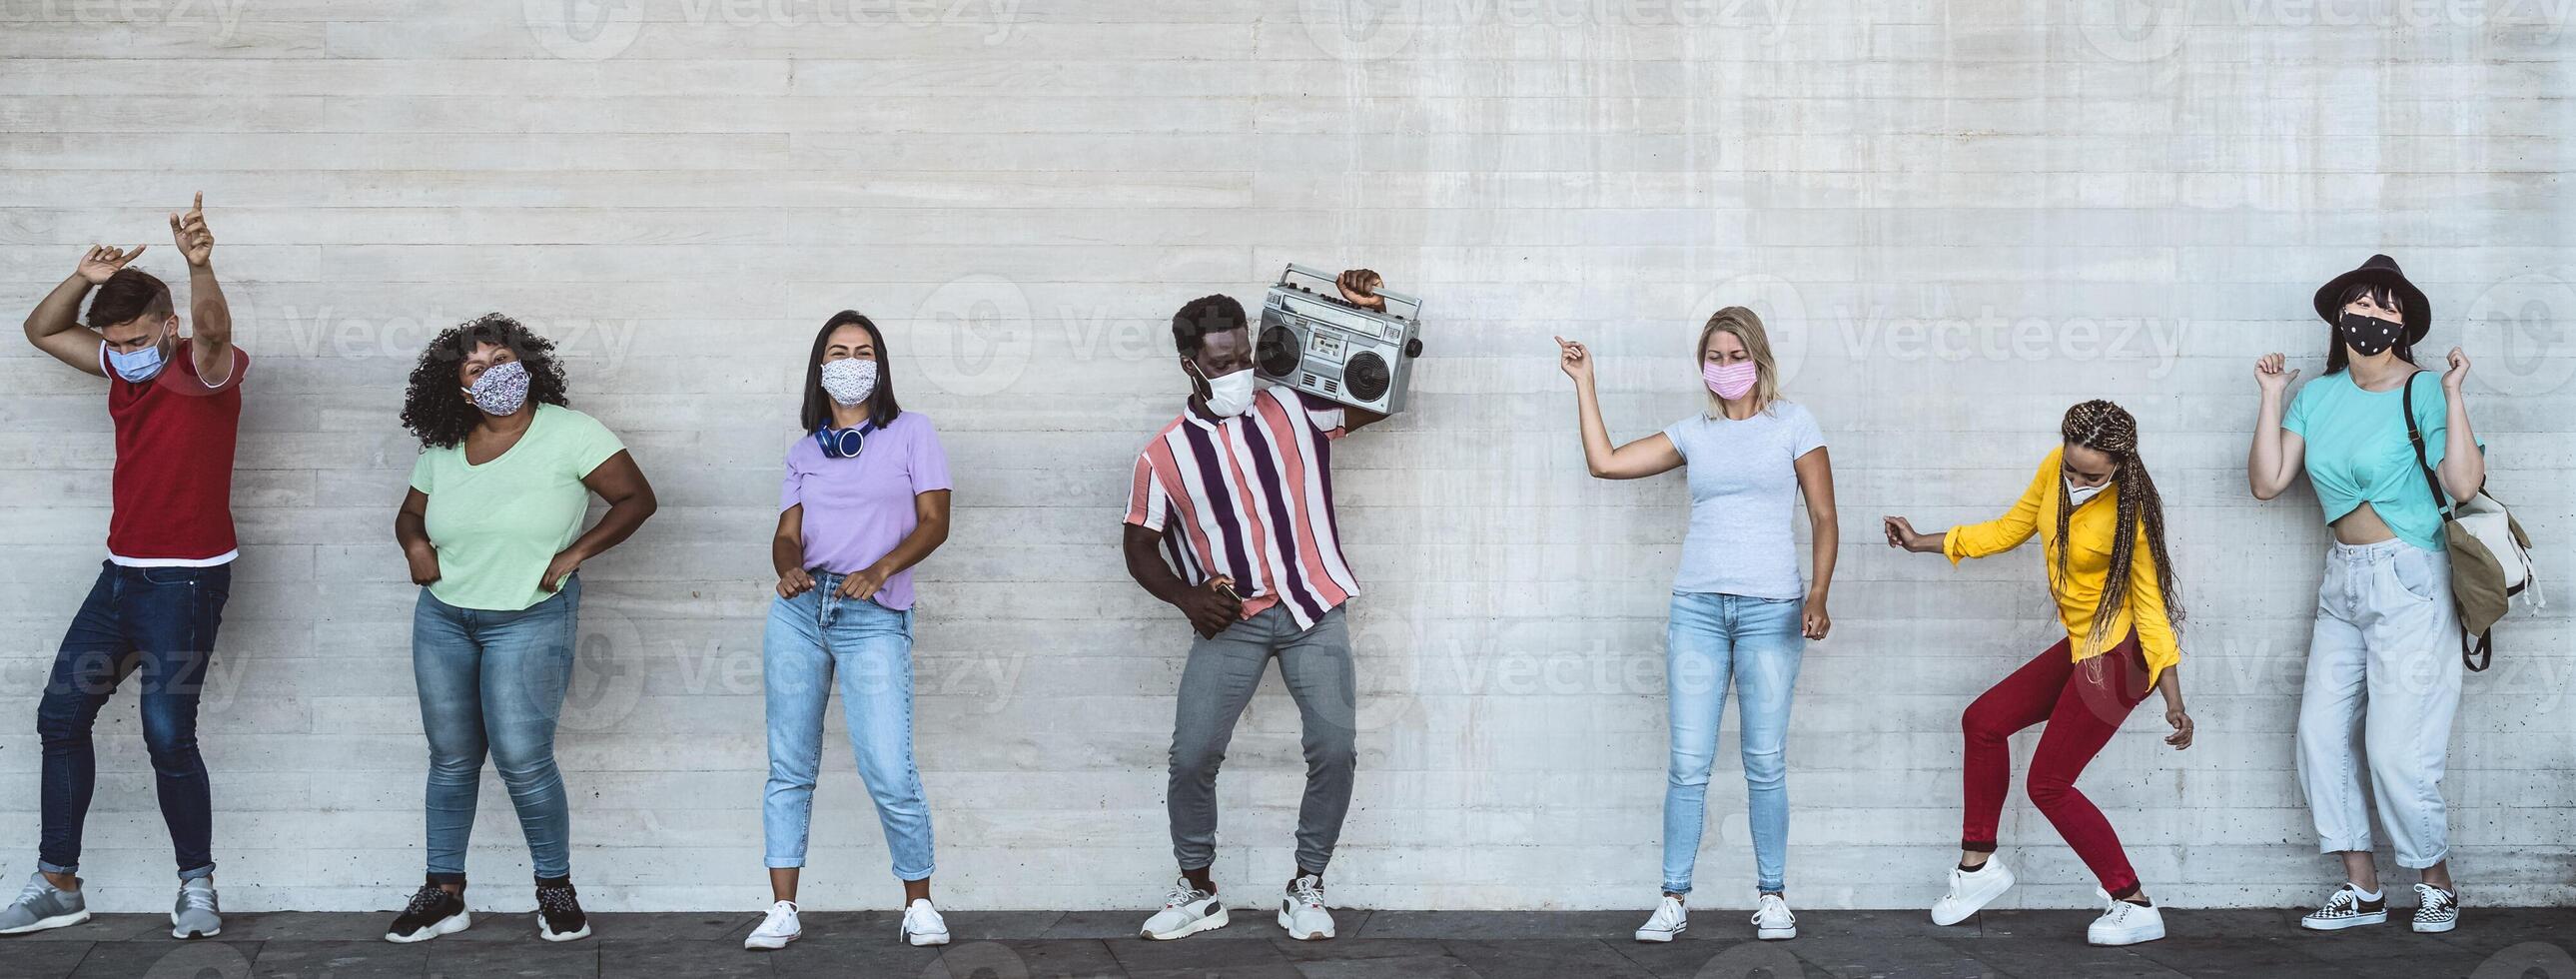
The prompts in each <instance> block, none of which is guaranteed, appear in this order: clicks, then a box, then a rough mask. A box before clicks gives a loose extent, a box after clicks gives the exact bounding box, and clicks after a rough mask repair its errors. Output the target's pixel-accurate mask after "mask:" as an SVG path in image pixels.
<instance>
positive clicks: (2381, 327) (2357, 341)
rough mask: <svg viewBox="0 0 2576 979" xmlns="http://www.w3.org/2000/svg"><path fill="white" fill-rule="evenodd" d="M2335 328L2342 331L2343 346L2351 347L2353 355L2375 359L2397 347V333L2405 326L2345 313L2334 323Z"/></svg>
mask: <svg viewBox="0 0 2576 979" xmlns="http://www.w3.org/2000/svg"><path fill="white" fill-rule="evenodd" d="M2335 328H2336V329H2338V330H2341V331H2343V343H2344V346H2347V347H2351V348H2352V352H2353V353H2357V354H2360V355H2362V356H2364V357H2377V356H2379V355H2380V354H2383V353H2387V352H2388V348H2390V347H2394V346H2396V345H2397V331H2399V330H2402V329H2405V326H2404V325H2402V324H2399V323H2396V322H2393V321H2390V320H2384V319H2380V318H2379V317H2376V316H2369V315H2365V314H2362V313H2345V314H2343V318H2342V319H2339V320H2336V321H2335Z"/></svg>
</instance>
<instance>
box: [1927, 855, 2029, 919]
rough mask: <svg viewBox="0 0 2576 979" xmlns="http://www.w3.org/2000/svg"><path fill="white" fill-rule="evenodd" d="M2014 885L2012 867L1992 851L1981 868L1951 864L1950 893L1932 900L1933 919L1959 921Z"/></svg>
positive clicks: (1980, 865)
mask: <svg viewBox="0 0 2576 979" xmlns="http://www.w3.org/2000/svg"><path fill="white" fill-rule="evenodd" d="M2012 886H2013V874H2012V868H2011V867H2007V866H2004V862H2003V861H2002V860H2000V859H1997V858H1996V857H1994V856H1992V855H1988V856H1987V857H1986V862H1985V863H1983V864H1979V865H1978V866H1977V869H1975V870H1973V871H1970V870H1961V869H1959V868H1957V867H1952V868H1950V893H1948V894H1944V895H1942V896H1941V899H1940V900H1938V901H1934V902H1932V923H1933V924H1936V925H1944V926H1947V925H1955V924H1958V923H1959V922H1962V921H1966V920H1968V918H1969V917H1970V916H1971V915H1974V914H1976V913H1977V912H1979V911H1982V910H1985V907H1986V905H1988V904H1991V903H1993V902H1994V899H1996V898H1999V897H2002V896H2004V892H2005V891H2008V890H2011V889H2012Z"/></svg>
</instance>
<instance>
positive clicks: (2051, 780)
mask: <svg viewBox="0 0 2576 979" xmlns="http://www.w3.org/2000/svg"><path fill="white" fill-rule="evenodd" d="M2023 788H2024V790H2025V791H2028V792H2029V793H2030V804H2031V805H2034V806H2037V807H2039V808H2040V809H2041V810H2042V811H2046V810H2050V809H2055V808H2057V807H2058V806H2061V805H2064V804H2066V800H2067V799H2068V798H2069V797H2072V796H2073V795H2074V794H2075V780H2073V779H2068V778H2059V777H2056V776H2052V775H2044V774H2041V773H2039V772H2032V773H2030V777H2029V778H2028V779H2027V780H2025V781H2024V783H2023Z"/></svg>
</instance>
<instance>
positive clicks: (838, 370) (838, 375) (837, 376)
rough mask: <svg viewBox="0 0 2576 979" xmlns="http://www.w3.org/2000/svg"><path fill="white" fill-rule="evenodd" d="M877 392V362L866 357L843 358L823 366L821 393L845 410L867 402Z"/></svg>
mask: <svg viewBox="0 0 2576 979" xmlns="http://www.w3.org/2000/svg"><path fill="white" fill-rule="evenodd" d="M876 390H877V362H876V361H875V360H873V359H871V358H867V357H844V358H841V359H839V360H835V361H833V362H831V363H828V364H825V365H823V393H824V394H828V395H831V396H832V401H833V403H835V404H838V405H840V406H841V407H844V408H847V407H850V406H851V405H855V404H858V403H860V402H862V401H866V400H868V395H870V394H874V393H876Z"/></svg>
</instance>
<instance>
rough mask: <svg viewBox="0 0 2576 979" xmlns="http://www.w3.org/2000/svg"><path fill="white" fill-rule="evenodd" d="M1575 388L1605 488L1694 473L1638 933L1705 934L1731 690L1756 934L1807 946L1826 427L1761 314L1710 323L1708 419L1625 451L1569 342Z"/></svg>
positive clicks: (1830, 545) (1687, 422)
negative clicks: (1713, 785)
mask: <svg viewBox="0 0 2576 979" xmlns="http://www.w3.org/2000/svg"><path fill="white" fill-rule="evenodd" d="M1556 342H1557V347H1558V357H1559V361H1560V365H1561V366H1562V367H1564V369H1565V373H1566V376H1568V377H1571V378H1573V379H1574V395H1575V402H1576V405H1577V407H1578V408H1579V415H1580V419H1581V426H1582V430H1583V460H1584V463H1585V465H1587V466H1588V467H1590V469H1591V470H1592V475H1593V477H1594V478H1597V479H1638V478H1642V477H1646V476H1653V475H1656V474H1658V473H1663V472H1668V471H1670V470H1672V469H1674V468H1675V467H1678V466H1682V465H1684V464H1686V463H1693V462H1696V463H1697V464H1696V465H1691V466H1690V474H1689V475H1690V494H1691V519H1690V533H1689V535H1688V536H1687V537H1686V538H1684V540H1683V542H1682V559H1681V567H1680V569H1679V570H1678V571H1677V572H1676V573H1675V574H1674V577H1673V601H1672V619H1671V623H1670V624H1669V625H1668V626H1667V627H1666V629H1665V633H1664V638H1665V646H1666V650H1667V651H1666V658H1665V681H1666V682H1665V685H1666V687H1667V688H1668V694H1669V699H1670V721H1671V726H1672V760H1671V768H1670V773H1669V781H1668V782H1667V783H1666V785H1665V788H1664V872H1663V876H1664V880H1663V899H1662V900H1661V901H1660V902H1658V903H1657V905H1656V908H1655V911H1654V914H1653V916H1652V917H1650V918H1648V919H1647V920H1646V924H1645V925H1644V926H1643V927H1640V928H1638V929H1637V940H1638V941H1641V942H1669V941H1672V940H1673V939H1674V938H1675V937H1676V936H1679V935H1680V934H1681V933H1682V932H1683V931H1684V930H1685V929H1687V928H1688V927H1689V908H1688V902H1687V896H1688V895H1689V894H1690V889H1691V870H1692V868H1693V865H1694V864H1695V863H1697V861H1698V859H1699V841H1700V832H1701V829H1702V827H1703V826H1704V825H1705V824H1706V823H1707V816H1708V777H1709V769H1710V767H1711V766H1712V765H1713V764H1714V763H1715V761H1716V755H1717V730H1718V724H1719V721H1720V720H1721V719H1722V718H1723V715H1724V713H1725V709H1726V691H1727V685H1728V682H1729V681H1730V680H1731V681H1733V683H1734V686H1735V694H1736V698H1737V702H1738V708H1739V710H1738V720H1737V724H1738V725H1739V726H1740V728H1741V730H1742V732H1743V742H1744V782H1745V808H1746V810H1747V812H1746V815H1747V817H1748V819H1749V821H1750V823H1751V824H1752V828H1753V862H1754V869H1755V873H1756V875H1757V880H1756V881H1755V890H1756V898H1755V900H1756V903H1757V905H1758V908H1759V909H1758V910H1757V911H1756V912H1755V913H1754V915H1753V926H1754V934H1755V936H1756V937H1759V938H1765V939H1782V938H1794V937H1797V934H1798V924H1797V918H1796V916H1794V915H1792V914H1791V913H1790V912H1789V904H1788V900H1787V882H1786V880H1785V879H1784V875H1785V873H1786V866H1785V865H1786V864H1787V860H1788V848H1789V792H1788V785H1787V782H1788V770H1787V766H1786V764H1785V761H1784V758H1785V754H1786V748H1787V741H1788V735H1789V698H1790V691H1791V688H1792V687H1794V686H1795V685H1796V683H1797V679H1798V660H1799V657H1800V656H1801V655H1802V654H1803V652H1804V650H1805V646H1806V640H1809V639H1822V638H1824V637H1825V632H1826V630H1828V629H1830V628H1832V625H1833V620H1832V618H1831V617H1830V616H1828V615H1827V614H1826V612H1825V594H1826V592H1827V591H1828V590H1829V589H1830V588H1831V587H1832V584H1833V578H1834V548H1835V546H1836V544H1837V543H1838V540H1839V534H1838V532H1837V530H1836V525H1835V522H1834V474H1833V464H1832V462H1831V461H1829V460H1828V459H1827V457H1826V454H1825V436H1824V432H1823V431H1822V430H1821V429H1819V428H1818V427H1817V425H1816V419H1815V416H1813V415H1810V414H1808V413H1807V409H1806V408H1804V407H1802V406H1799V405H1797V404H1794V403H1791V402H1788V401H1785V400H1782V399H1781V397H1780V375H1779V370H1778V369H1777V368H1776V367H1775V366H1774V365H1773V363H1772V359H1771V342H1770V339H1769V338H1768V337H1767V336H1766V335H1765V334H1764V333H1763V331H1762V320H1761V318H1760V317H1757V316H1755V315H1754V314H1753V311H1752V310H1749V309H1745V308H1743V307H1741V306H1729V307H1727V308H1725V309H1722V310H1719V311H1718V312H1717V315H1715V316H1711V317H1709V320H1708V324H1707V325H1706V326H1704V327H1702V328H1701V329H1700V334H1699V345H1698V347H1697V348H1696V353H1697V359H1698V361H1699V381H1700V386H1701V387H1702V388H1703V389H1704V390H1705V391H1706V393H1707V397H1708V406H1707V409H1706V410H1704V411H1701V412H1699V413H1696V414H1693V415H1691V416H1690V417H1688V418H1684V419H1682V420H1680V421H1677V422H1674V423H1673V424H1672V425H1670V426H1668V427H1666V428H1665V429H1664V430H1663V431H1661V432H1657V433H1655V434H1653V435H1649V436H1646V437H1645V438H1641V439H1638V440H1636V441H1634V442H1630V443H1628V444H1626V445H1622V446H1619V447H1618V448H1616V449H1613V448H1611V446H1610V434H1609V432H1608V431H1607V430H1606V429H1605V428H1604V427H1603V425H1602V423H1601V404H1600V399H1599V398H1598V397H1596V396H1595V395H1594V393H1593V386H1592V354H1591V351H1589V350H1587V349H1585V348H1584V346H1583V344H1581V343H1579V342H1575V341H1570V340H1567V339H1565V338H1563V337H1558V338H1557V340H1556ZM1801 496H1803V497H1804V498H1805V500H1806V503H1807V524H1808V527H1809V529H1810V531H1811V536H1812V538H1813V542H1812V551H1811V553H1812V555H1813V561H1814V564H1815V579H1814V581H1813V582H1812V583H1809V582H1804V581H1801V580H1800V579H1799V575H1798V553H1797V536H1796V533H1795V530H1794V528H1793V526H1792V521H1793V520H1794V519H1795V516H1796V513H1797V506H1798V500H1799V498H1800V497H1801Z"/></svg>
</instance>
